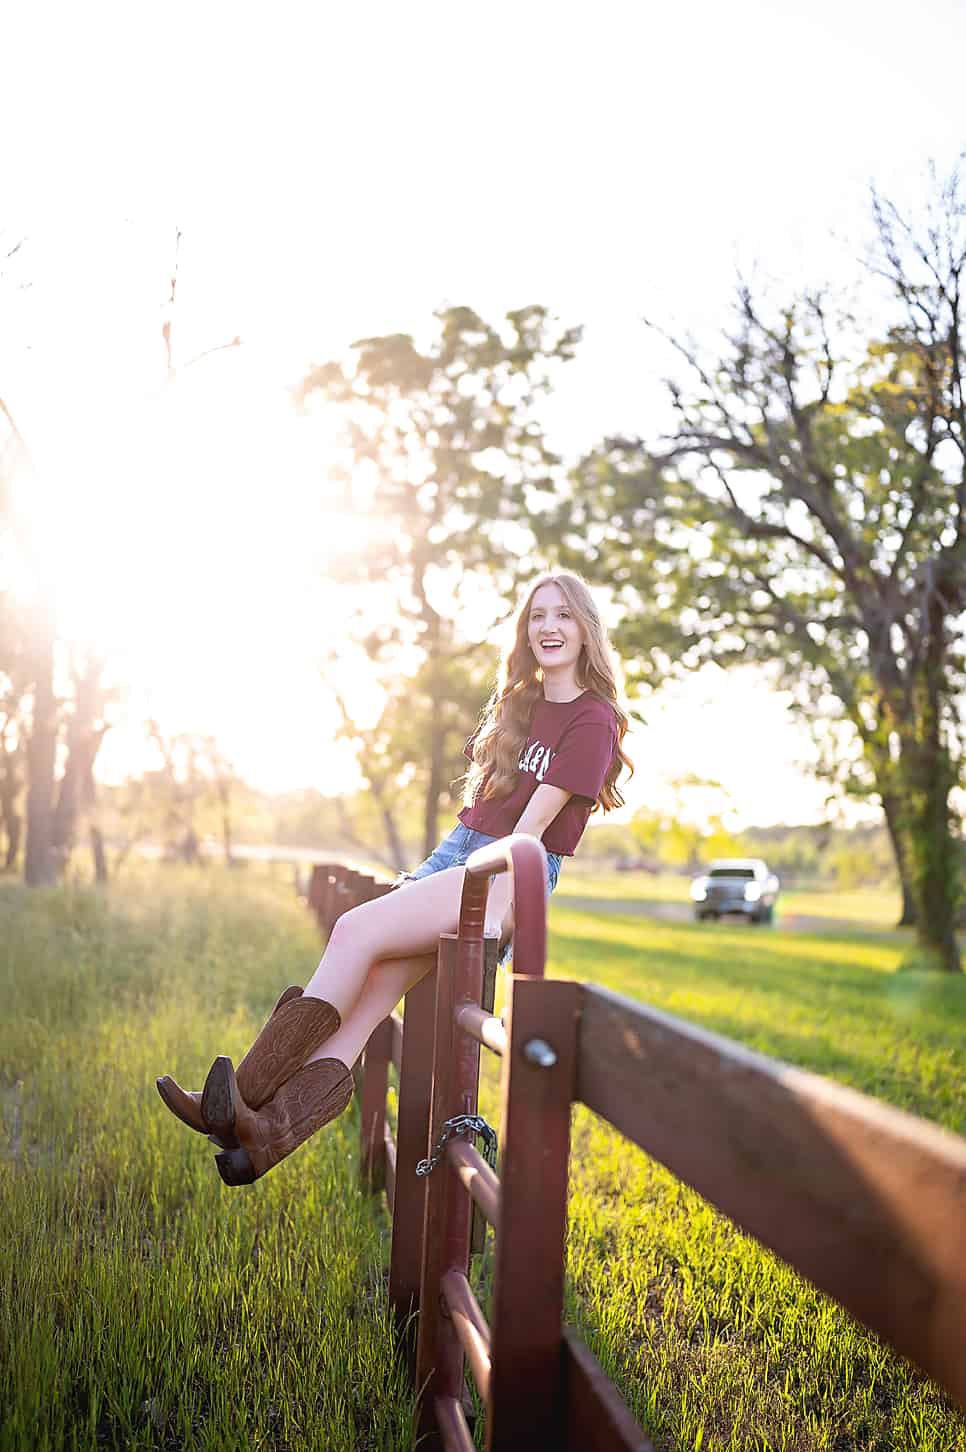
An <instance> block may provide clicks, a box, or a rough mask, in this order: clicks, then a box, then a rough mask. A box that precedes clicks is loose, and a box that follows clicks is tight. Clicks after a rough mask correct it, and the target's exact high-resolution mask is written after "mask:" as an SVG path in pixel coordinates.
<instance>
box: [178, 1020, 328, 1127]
mask: <svg viewBox="0 0 966 1452" xmlns="http://www.w3.org/2000/svg"><path fill="white" fill-rule="evenodd" d="M341 1022H342V1019H341V1018H340V1017H339V1012H338V1010H337V1009H336V1008H334V1007H333V1005H332V1004H331V1003H326V1001H325V999H323V998H313V997H311V996H310V995H304V994H303V996H302V997H301V998H299V999H293V1001H292V1002H291V1003H286V1004H283V1006H282V1007H281V1008H280V1009H279V1011H278V1012H277V1013H276V1014H274V1015H273V1016H272V1018H270V1019H269V1021H268V1023H267V1024H266V1025H265V1027H264V1028H263V1029H262V1032H261V1033H260V1034H259V1036H258V1038H257V1039H256V1040H255V1042H254V1043H253V1044H252V1046H251V1048H250V1049H249V1050H248V1053H247V1054H246V1055H245V1057H244V1059H242V1061H241V1063H240V1064H239V1065H238V1072H237V1074H236V1072H235V1070H234V1069H233V1067H232V1062H231V1059H226V1058H224V1057H219V1058H217V1059H216V1060H215V1061H214V1063H213V1064H212V1066H211V1068H210V1069H209V1071H208V1077H207V1079H206V1080H205V1087H204V1089H202V1091H201V1117H202V1119H203V1120H204V1122H205V1126H206V1128H207V1130H208V1133H209V1135H211V1136H214V1137H216V1138H217V1139H219V1140H221V1141H222V1143H223V1144H225V1145H227V1146H228V1147H229V1148H233V1147H234V1146H235V1145H236V1144H237V1143H238V1141H237V1139H236V1138H235V1133H234V1125H235V1107H236V1104H237V1103H238V1101H239V1100H240V1101H242V1102H243V1104H244V1106H245V1107H246V1108H247V1109H260V1108H261V1106H262V1105H263V1104H267V1103H268V1101H269V1099H271V1098H272V1096H273V1095H274V1094H275V1093H276V1092H277V1091H278V1090H279V1089H280V1088H281V1087H282V1085H283V1084H284V1083H285V1081H286V1080H287V1079H291V1077H292V1075H293V1074H296V1073H297V1072H298V1071H299V1069H301V1067H302V1065H303V1064H304V1063H305V1061H306V1059H307V1058H308V1057H309V1055H310V1054H312V1053H314V1052H315V1050H316V1049H317V1048H319V1046H320V1045H321V1044H324V1043H325V1041H326V1039H328V1038H331V1036H332V1035H333V1034H334V1033H335V1031H336V1029H337V1028H338V1027H339V1025H340V1024H341Z"/></svg>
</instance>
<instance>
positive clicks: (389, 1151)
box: [384, 1124, 396, 1215]
mask: <svg viewBox="0 0 966 1452" xmlns="http://www.w3.org/2000/svg"><path fill="white" fill-rule="evenodd" d="M384 1144H385V1148H384V1153H385V1157H386V1160H385V1163H386V1202H387V1204H388V1205H389V1214H390V1215H391V1214H392V1213H393V1208H394V1205H395V1201H396V1141H395V1140H394V1139H393V1134H392V1130H391V1129H390V1128H389V1126H388V1124H387V1125H386V1131H385V1141H384Z"/></svg>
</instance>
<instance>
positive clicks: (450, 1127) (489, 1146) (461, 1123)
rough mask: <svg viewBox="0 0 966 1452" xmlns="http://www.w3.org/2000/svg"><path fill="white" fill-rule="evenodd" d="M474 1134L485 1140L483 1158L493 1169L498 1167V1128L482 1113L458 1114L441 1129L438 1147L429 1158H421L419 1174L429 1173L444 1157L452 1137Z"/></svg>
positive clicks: (417, 1170) (417, 1167) (417, 1169)
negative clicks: (491, 1125) (493, 1126)
mask: <svg viewBox="0 0 966 1452" xmlns="http://www.w3.org/2000/svg"><path fill="white" fill-rule="evenodd" d="M464 1134H472V1135H475V1136H476V1137H477V1138H478V1139H482V1141H483V1158H484V1159H485V1160H486V1163H487V1164H488V1165H489V1167H490V1169H491V1170H495V1169H496V1130H495V1129H492V1128H491V1127H490V1125H488V1124H487V1122H486V1120H485V1119H484V1118H483V1116H482V1115H481V1114H456V1115H454V1116H453V1118H452V1119H447V1120H446V1122H445V1124H444V1125H443V1127H442V1129H441V1130H440V1135H439V1139H438V1140H437V1141H436V1148H435V1149H434V1150H433V1153H432V1155H431V1156H430V1158H429V1159H428V1160H420V1161H419V1164H418V1165H417V1166H416V1173H417V1175H428V1174H430V1173H431V1172H432V1171H433V1170H435V1168H436V1166H437V1165H438V1164H439V1162H440V1160H441V1159H442V1158H443V1152H444V1150H445V1149H446V1146H447V1145H448V1144H449V1142H450V1140H451V1139H459V1138H460V1136H461V1135H464Z"/></svg>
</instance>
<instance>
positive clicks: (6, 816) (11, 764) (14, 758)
mask: <svg viewBox="0 0 966 1452" xmlns="http://www.w3.org/2000/svg"><path fill="white" fill-rule="evenodd" d="M19 760H20V752H19V749H18V750H17V751H6V750H3V746H2V742H0V819H2V821H3V833H4V836H5V837H6V839H7V849H6V855H5V860H4V871H5V872H9V871H10V870H11V868H12V867H13V866H14V864H15V863H16V861H17V853H18V852H19V851H20V833H21V829H22V826H23V823H22V819H21V816H20V813H19V812H18V811H17V797H18V796H19V795H20V788H21V781H20V774H19V771H18V769H17V768H18V763H19Z"/></svg>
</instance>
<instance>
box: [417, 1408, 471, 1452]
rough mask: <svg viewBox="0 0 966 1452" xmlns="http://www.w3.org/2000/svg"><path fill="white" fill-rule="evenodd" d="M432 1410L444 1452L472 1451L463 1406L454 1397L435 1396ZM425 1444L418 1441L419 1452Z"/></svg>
mask: <svg viewBox="0 0 966 1452" xmlns="http://www.w3.org/2000/svg"><path fill="white" fill-rule="evenodd" d="M434 1410H435V1413H436V1422H437V1424H438V1426H439V1429H440V1432H441V1433H442V1445H443V1447H444V1448H445V1449H446V1452H474V1448H473V1438H472V1437H471V1436H470V1429H469V1427H468V1426H467V1422H466V1417H465V1415H464V1413H463V1408H462V1407H461V1406H460V1404H459V1402H458V1401H457V1400H456V1398H455V1397H437V1398H436V1405H435V1409H434ZM425 1445H426V1444H424V1443H423V1442H420V1444H419V1447H420V1452H422V1449H423V1447H424V1446H425Z"/></svg>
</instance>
